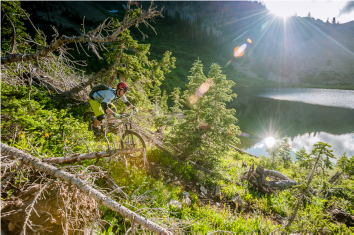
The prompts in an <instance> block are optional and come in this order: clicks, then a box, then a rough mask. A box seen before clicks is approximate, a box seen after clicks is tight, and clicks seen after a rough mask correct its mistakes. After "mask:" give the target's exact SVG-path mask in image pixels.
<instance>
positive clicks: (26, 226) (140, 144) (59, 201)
mask: <svg viewBox="0 0 354 235" xmlns="http://www.w3.org/2000/svg"><path fill="white" fill-rule="evenodd" d="M32 3H33V2H19V1H2V2H1V9H2V12H3V18H2V27H1V34H2V36H1V37H2V40H1V54H2V58H1V73H2V81H1V200H2V203H1V232H2V234H47V233H51V234H123V233H124V234H142V233H144V234H145V233H151V232H153V233H157V234H189V233H191V234H194V233H195V234H224V233H227V234H242V233H247V234H248V233H259V234H264V233H265V234H283V233H316V234H333V233H341V234H351V233H353V232H354V230H353V228H354V216H353V215H354V181H353V174H354V172H353V169H354V157H353V156H347V155H346V153H344V154H343V155H342V156H334V155H333V154H332V152H333V151H332V150H331V146H330V145H328V144H326V143H322V142H318V143H316V144H314V146H313V148H312V151H311V152H306V150H305V149H301V150H300V151H298V152H296V161H293V160H292V159H291V157H290V146H289V143H288V140H287V138H284V139H282V140H279V141H278V142H277V143H276V144H275V145H274V146H273V147H271V148H269V149H268V150H267V151H269V154H270V156H269V157H264V156H261V157H256V156H251V155H249V154H247V153H245V152H243V151H242V150H240V149H239V148H237V144H238V143H239V136H240V134H241V131H240V128H239V127H238V126H237V119H236V117H235V110H234V109H229V108H227V106H226V104H227V103H229V102H230V101H232V100H233V99H235V98H236V96H237V95H236V94H235V93H234V92H233V90H232V87H234V86H235V81H236V82H239V83H241V84H242V85H245V86H246V85H249V84H253V85H261V84H264V85H271V84H273V85H279V84H277V83H271V82H270V81H268V80H260V79H258V78H251V77H247V76H246V75H242V73H241V72H238V71H237V70H236V69H235V67H236V66H235V67H233V66H231V63H229V66H223V64H222V63H223V60H224V57H225V56H227V54H229V52H228V51H227V50H226V51H225V50H224V49H225V48H224V47H223V43H222V42H220V40H219V39H220V37H218V36H217V35H215V34H214V33H210V32H208V30H200V31H199V29H200V28H198V27H195V24H193V23H192V22H191V20H190V19H188V18H184V17H183V18H178V16H177V17H175V16H174V17H172V16H171V14H172V13H169V11H168V10H167V11H165V12H163V11H162V6H161V5H162V3H159V4H158V5H157V6H155V5H153V4H151V5H150V4H148V3H146V2H144V4H143V5H139V4H137V3H135V2H128V3H126V4H121V3H119V4H117V2H109V3H108V2H107V3H105V2H39V3H38V2H37V3H33V4H32ZM185 4H186V6H190V5H188V4H187V3H185ZM166 5H168V4H166ZM196 5H198V4H196ZM251 6H252V8H253V9H254V10H259V9H262V8H263V7H262V5H260V4H258V3H251ZM246 7H248V3H247V4H246ZM117 10H118V12H117ZM97 11H98V12H100V14H98V13H97ZM108 11H111V12H108ZM28 12H29V13H31V14H28ZM83 12H91V14H90V16H91V18H90V17H87V18H88V19H86V17H85V20H83V19H82V16H83ZM107 12H108V13H107ZM176 14H177V13H176ZM161 15H164V16H165V18H162V17H161ZM177 15H178V14H177ZM107 16H109V18H107V19H106V17H107ZM62 17H64V18H66V20H62ZM195 20H196V22H200V21H199V19H198V17H197V18H196V19H195ZM154 21H156V25H155V24H154ZM163 21H166V22H165V23H163ZM49 22H56V24H55V25H50V23H49ZM81 22H82V23H81ZM48 26H50V28H51V29H50V28H49V27H48ZM42 27H43V28H42ZM47 30H52V31H47ZM154 31H156V33H157V35H158V36H154V35H155V32H154ZM146 36H149V37H146ZM142 38H145V41H142ZM212 38H213V40H214V41H210V40H209V39H212ZM206 39H208V40H206ZM177 42H182V43H177ZM208 49H209V50H208ZM232 50H233V49H232ZM215 51H218V52H219V53H216V52H215ZM228 56H229V58H228V59H227V60H230V59H233V51H232V52H231V54H230V55H228ZM238 59H240V58H238ZM235 62H237V61H235ZM85 64H86V65H87V66H83V65H85ZM233 73H237V74H238V75H239V76H240V78H237V79H232V78H231V79H230V78H229V76H232V75H231V74H233ZM242 76H243V77H242ZM246 80H247V82H246ZM123 81H124V82H126V83H127V84H129V87H130V91H129V93H126V96H127V98H128V99H129V101H130V102H131V103H132V104H133V105H134V106H135V107H136V108H137V109H136V108H135V109H133V110H134V111H132V110H131V109H130V108H129V105H128V106H126V105H124V103H123V102H121V100H116V101H114V104H115V106H116V108H117V111H116V113H115V115H114V118H112V119H111V122H110V121H109V120H108V118H107V117H105V119H103V121H102V123H100V124H99V126H98V129H99V134H100V135H97V134H96V133H95V134H94V133H93V132H92V130H93V126H94V123H95V122H96V121H97V117H94V113H93V112H92V109H91V107H90V104H89V93H90V90H91V88H92V87H95V86H96V85H99V84H106V85H108V86H110V87H112V88H116V86H117V84H118V83H120V82H123ZM118 92H121V91H120V90H119V89H118ZM112 102H113V101H112Z"/></svg>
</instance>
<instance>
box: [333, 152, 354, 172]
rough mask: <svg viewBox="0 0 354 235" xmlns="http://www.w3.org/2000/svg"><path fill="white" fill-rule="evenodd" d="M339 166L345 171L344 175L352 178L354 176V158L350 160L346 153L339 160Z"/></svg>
mask: <svg viewBox="0 0 354 235" xmlns="http://www.w3.org/2000/svg"><path fill="white" fill-rule="evenodd" d="M337 166H338V167H339V168H340V169H341V170H342V171H344V173H346V174H348V175H350V176H353V175H354V157H353V156H352V157H351V158H349V157H348V156H347V153H346V152H344V153H343V155H342V156H341V157H340V158H339V159H338V161H337Z"/></svg>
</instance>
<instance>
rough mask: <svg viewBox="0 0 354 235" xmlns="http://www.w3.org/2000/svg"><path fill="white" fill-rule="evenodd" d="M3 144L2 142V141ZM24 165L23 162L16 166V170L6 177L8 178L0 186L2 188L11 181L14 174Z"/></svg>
mask: <svg viewBox="0 0 354 235" xmlns="http://www.w3.org/2000/svg"><path fill="white" fill-rule="evenodd" d="M1 144H2V143H1ZM22 166H23V162H21V164H20V165H19V166H18V167H17V168H16V170H15V171H13V172H11V174H10V175H8V176H7V177H6V179H4V180H3V181H2V182H1V185H0V188H2V186H4V185H5V184H6V182H7V181H9V180H10V179H11V178H12V177H14V175H15V174H16V173H17V172H18V171H19V170H20V169H21V167H22Z"/></svg>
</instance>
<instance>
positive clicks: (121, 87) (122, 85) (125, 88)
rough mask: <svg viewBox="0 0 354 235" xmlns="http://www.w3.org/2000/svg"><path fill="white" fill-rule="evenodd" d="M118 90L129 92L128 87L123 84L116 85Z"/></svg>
mask: <svg viewBox="0 0 354 235" xmlns="http://www.w3.org/2000/svg"><path fill="white" fill-rule="evenodd" d="M118 89H121V90H125V91H126V92H129V87H128V85H127V84H126V83H125V82H120V83H118V85H117V90H118Z"/></svg>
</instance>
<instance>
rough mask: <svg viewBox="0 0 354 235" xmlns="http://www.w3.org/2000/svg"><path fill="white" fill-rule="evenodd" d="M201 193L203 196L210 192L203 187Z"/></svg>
mask: <svg viewBox="0 0 354 235" xmlns="http://www.w3.org/2000/svg"><path fill="white" fill-rule="evenodd" d="M200 191H201V192H202V194H205V195H206V194H207V193H208V190H206V188H204V187H203V186H200Z"/></svg>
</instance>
